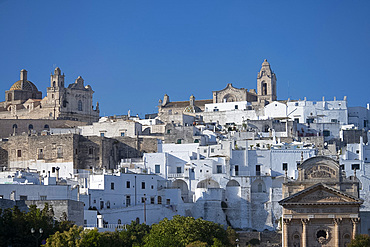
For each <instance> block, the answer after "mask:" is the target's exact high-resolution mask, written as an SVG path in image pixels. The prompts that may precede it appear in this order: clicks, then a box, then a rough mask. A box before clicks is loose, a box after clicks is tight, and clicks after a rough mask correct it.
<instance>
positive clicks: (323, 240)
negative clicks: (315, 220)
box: [315, 227, 332, 244]
mask: <svg viewBox="0 0 370 247" xmlns="http://www.w3.org/2000/svg"><path fill="white" fill-rule="evenodd" d="M315 237H316V240H317V242H319V243H320V244H327V243H328V242H329V241H330V240H331V238H332V236H331V232H330V229H329V228H327V227H320V228H318V229H317V230H316V232H315Z"/></svg>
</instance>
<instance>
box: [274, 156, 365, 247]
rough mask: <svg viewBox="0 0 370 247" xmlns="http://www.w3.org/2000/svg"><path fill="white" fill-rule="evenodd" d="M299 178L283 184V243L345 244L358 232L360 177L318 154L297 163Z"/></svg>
mask: <svg viewBox="0 0 370 247" xmlns="http://www.w3.org/2000/svg"><path fill="white" fill-rule="evenodd" d="M297 168H298V179H297V180H294V181H286V182H285V183H283V198H284V199H283V200H281V201H280V202H279V203H280V205H282V206H283V217H282V221H283V222H282V223H283V246H284V247H296V246H300V247H319V246H332V247H341V246H343V247H345V246H347V244H348V243H349V242H350V241H351V239H353V238H354V237H355V236H356V234H358V232H359V226H360V225H359V221H360V212H359V210H360V206H361V204H362V203H363V200H361V199H360V198H359V180H358V179H357V178H356V177H348V178H347V177H346V176H345V173H344V171H342V170H341V168H340V166H339V164H338V162H336V161H335V160H333V159H331V158H328V157H324V156H316V157H313V158H309V159H307V160H305V161H304V162H303V163H302V164H300V165H298V167H297Z"/></svg>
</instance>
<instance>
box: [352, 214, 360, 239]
mask: <svg viewBox="0 0 370 247" xmlns="http://www.w3.org/2000/svg"><path fill="white" fill-rule="evenodd" d="M351 220H352V224H353V229H352V239H354V238H355V237H356V235H357V224H358V222H359V221H360V218H353V219H351Z"/></svg>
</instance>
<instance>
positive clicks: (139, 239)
mask: <svg viewBox="0 0 370 247" xmlns="http://www.w3.org/2000/svg"><path fill="white" fill-rule="evenodd" d="M149 231H150V226H148V225H146V224H144V223H143V224H138V223H136V222H135V221H132V222H131V224H130V225H127V226H126V230H125V231H121V232H120V233H119V234H120V239H121V240H122V241H123V246H142V245H143V239H144V237H145V236H146V235H147V234H148V233H149Z"/></svg>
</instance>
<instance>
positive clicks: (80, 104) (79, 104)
mask: <svg viewBox="0 0 370 247" xmlns="http://www.w3.org/2000/svg"><path fill="white" fill-rule="evenodd" d="M78 110H79V111H82V101H81V100H79V101H78Z"/></svg>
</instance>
